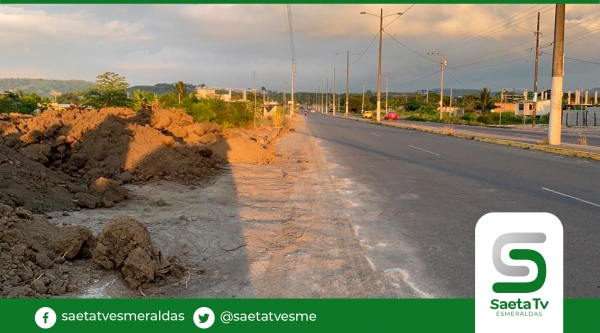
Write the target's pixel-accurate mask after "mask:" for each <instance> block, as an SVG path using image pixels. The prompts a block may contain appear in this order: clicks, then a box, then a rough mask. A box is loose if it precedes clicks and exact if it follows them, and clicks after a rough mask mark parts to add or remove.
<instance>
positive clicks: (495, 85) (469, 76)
mask: <svg viewBox="0 0 600 333" xmlns="http://www.w3.org/2000/svg"><path fill="white" fill-rule="evenodd" d="M447 67H448V68H450V69H451V70H453V71H455V72H457V73H458V74H462V75H464V76H466V77H468V78H471V79H473V80H475V81H479V82H481V83H485V84H489V85H491V86H494V87H498V88H502V87H501V86H499V85H497V84H493V83H489V82H486V81H482V80H480V79H477V78H474V77H472V76H471V75H468V74H465V73H463V72H459V71H457V70H456V69H454V68H452V67H449V66H447Z"/></svg>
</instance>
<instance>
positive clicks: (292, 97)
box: [290, 59, 296, 115]
mask: <svg viewBox="0 0 600 333" xmlns="http://www.w3.org/2000/svg"><path fill="white" fill-rule="evenodd" d="M291 95H292V96H291V100H292V106H291V107H290V115H291V114H292V112H293V111H294V107H295V106H296V104H294V59H292V86H291Z"/></svg>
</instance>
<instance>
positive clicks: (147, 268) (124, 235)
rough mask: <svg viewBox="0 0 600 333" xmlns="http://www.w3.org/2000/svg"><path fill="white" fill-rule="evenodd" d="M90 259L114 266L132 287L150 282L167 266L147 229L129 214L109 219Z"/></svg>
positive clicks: (110, 267)
mask: <svg viewBox="0 0 600 333" xmlns="http://www.w3.org/2000/svg"><path fill="white" fill-rule="evenodd" d="M94 262H95V263H97V264H98V265H100V266H102V267H103V268H105V269H118V270H121V273H123V278H124V279H125V281H126V282H127V283H128V285H129V287H130V288H132V289H135V288H138V287H139V286H141V285H142V284H144V283H147V282H152V281H154V279H155V278H156V277H157V276H158V275H159V274H161V269H165V268H166V267H168V266H169V263H168V262H166V260H165V259H163V258H162V257H161V255H160V253H159V252H158V251H157V250H156V248H155V247H154V244H153V243H152V239H151V238H150V234H149V233H148V229H146V227H145V226H144V225H143V224H142V223H140V222H138V221H137V220H135V219H133V218H131V217H119V218H116V219H114V220H111V221H109V222H108V223H107V224H106V225H105V227H104V229H103V230H102V232H101V233H100V234H99V235H98V244H97V246H96V248H95V250H94Z"/></svg>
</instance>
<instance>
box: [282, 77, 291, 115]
mask: <svg viewBox="0 0 600 333" xmlns="http://www.w3.org/2000/svg"><path fill="white" fill-rule="evenodd" d="M281 88H282V90H283V96H282V97H283V98H282V99H283V103H282V104H283V111H284V113H285V105H286V102H287V96H286V94H285V88H286V84H285V81H283V84H282V85H281ZM290 112H291V111H290Z"/></svg>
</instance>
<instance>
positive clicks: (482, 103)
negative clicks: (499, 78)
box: [477, 87, 496, 112]
mask: <svg viewBox="0 0 600 333" xmlns="http://www.w3.org/2000/svg"><path fill="white" fill-rule="evenodd" d="M477 106H478V107H479V108H481V111H482V112H486V111H490V110H491V109H493V108H495V107H496V104H494V101H493V100H492V98H491V96H490V91H489V90H488V88H487V87H484V88H483V89H482V90H480V91H479V101H477Z"/></svg>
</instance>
